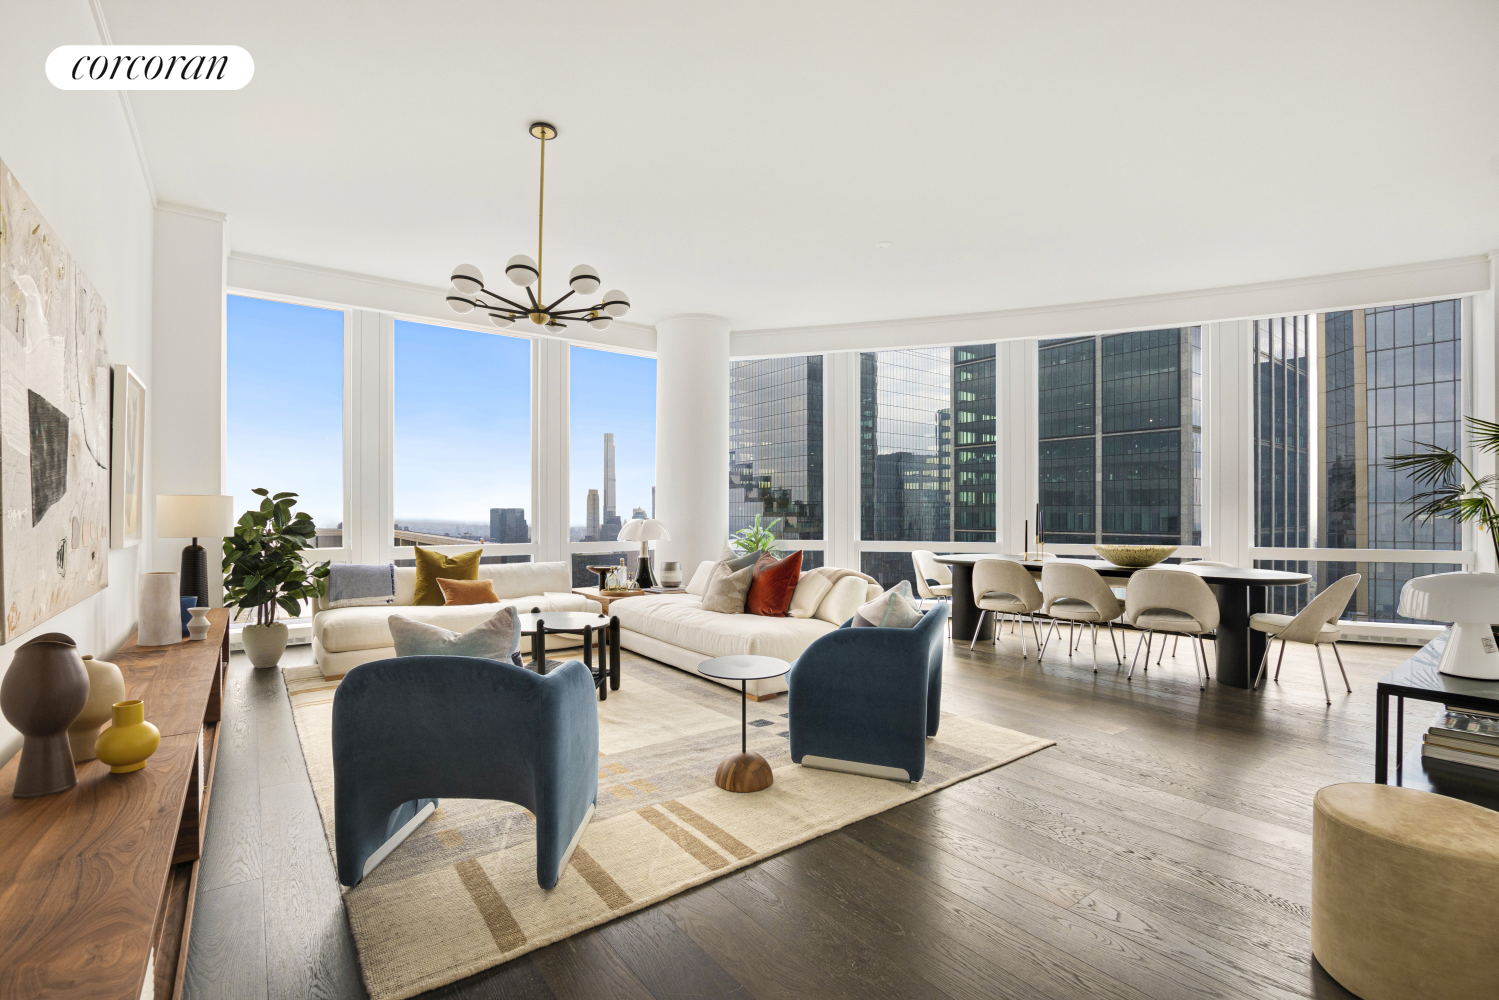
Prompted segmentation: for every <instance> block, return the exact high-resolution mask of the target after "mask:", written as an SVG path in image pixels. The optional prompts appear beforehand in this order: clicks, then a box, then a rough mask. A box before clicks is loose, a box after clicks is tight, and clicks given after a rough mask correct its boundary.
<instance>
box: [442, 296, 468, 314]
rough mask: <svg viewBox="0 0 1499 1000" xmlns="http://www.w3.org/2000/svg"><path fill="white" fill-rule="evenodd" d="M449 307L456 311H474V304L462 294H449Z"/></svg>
mask: <svg viewBox="0 0 1499 1000" xmlns="http://www.w3.org/2000/svg"><path fill="white" fill-rule="evenodd" d="M448 308H449V309H451V310H453V311H454V312H455V313H471V312H473V311H474V304H473V303H472V302H470V301H469V300H468V299H466V298H464V297H463V296H462V295H449V296H448Z"/></svg>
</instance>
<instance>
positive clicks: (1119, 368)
mask: <svg viewBox="0 0 1499 1000" xmlns="http://www.w3.org/2000/svg"><path fill="white" fill-rule="evenodd" d="M1038 363H1039V372H1038V374H1039V383H1040V385H1039V395H1038V398H1037V410H1038V414H1037V416H1038V426H1039V436H1040V443H1039V458H1040V468H1039V474H1040V483H1039V494H1040V500H1041V507H1042V517H1043V519H1044V521H1045V529H1046V540H1047V541H1048V542H1071V543H1081V544H1089V543H1094V542H1106V543H1123V544H1155V543H1164V544H1178V545H1200V544H1201V543H1202V499H1201V488H1202V487H1201V483H1202V332H1201V328H1200V327H1182V328H1177V329H1167V330H1141V331H1136V332H1132V333H1118V334H1109V335H1107V336H1098V337H1070V338H1064V339H1060V340H1045V341H1042V342H1041V345H1040V350H1039V353H1038Z"/></svg>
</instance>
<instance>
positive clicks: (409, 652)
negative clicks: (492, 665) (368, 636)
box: [390, 607, 520, 666]
mask: <svg viewBox="0 0 1499 1000" xmlns="http://www.w3.org/2000/svg"><path fill="white" fill-rule="evenodd" d="M390 638H391V640H392V641H393V642H394V644H395V647H396V655H397V656H482V657H485V658H486V659H490V660H504V661H507V662H510V663H515V664H516V665H517V666H520V663H519V661H518V659H517V658H518V657H519V656H520V653H519V649H520V615H518V614H517V613H516V611H515V609H514V608H511V607H504V608H501V609H500V610H498V611H496V612H495V613H494V614H493V615H491V616H490V617H489V618H488V619H487V620H486V621H482V622H480V623H479V624H477V625H475V626H474V627H473V628H471V629H469V630H468V631H467V632H462V633H460V632H452V631H449V630H448V629H445V628H442V627H441V626H438V625H428V624H427V623H426V622H419V621H413V620H412V619H410V618H407V617H406V616H405V615H391V616H390Z"/></svg>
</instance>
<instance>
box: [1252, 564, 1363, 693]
mask: <svg viewBox="0 0 1499 1000" xmlns="http://www.w3.org/2000/svg"><path fill="white" fill-rule="evenodd" d="M1362 580H1363V576H1361V575H1360V574H1358V573H1350V574H1348V575H1347V576H1345V577H1343V578H1342V579H1341V580H1338V581H1337V582H1336V583H1334V584H1332V585H1331V586H1329V587H1327V588H1326V589H1325V590H1323V591H1322V593H1320V594H1318V595H1317V596H1316V597H1314V598H1312V599H1311V601H1310V602H1309V603H1308V604H1307V606H1306V607H1304V608H1302V609H1301V614H1299V615H1297V616H1296V617H1295V618H1292V617H1291V616H1290V615H1271V614H1264V613H1261V614H1257V615H1250V616H1249V627H1250V628H1252V629H1254V630H1255V631H1256V632H1265V633H1267V636H1266V638H1265V655H1264V656H1262V657H1260V668H1259V670H1257V671H1255V675H1254V683H1253V684H1251V685H1250V686H1249V687H1250V690H1253V689H1255V688H1257V687H1259V685H1260V677H1261V676H1263V675H1264V673H1265V665H1266V664H1267V663H1268V662H1269V661H1270V644H1271V642H1273V641H1274V640H1276V639H1279V640H1280V655H1279V656H1278V657H1276V658H1275V680H1276V681H1277V682H1278V681H1279V680H1280V662H1281V660H1284V659H1285V657H1286V643H1287V642H1304V643H1306V644H1308V645H1310V646H1311V647H1312V648H1313V649H1315V650H1316V651H1317V670H1318V671H1319V672H1321V674H1322V697H1324V698H1326V699H1327V703H1328V704H1329V705H1331V704H1332V695H1331V694H1329V693H1328V690H1327V668H1326V667H1325V666H1324V665H1323V663H1322V647H1323V646H1324V645H1330V646H1332V655H1333V656H1335V657H1337V660H1338V672H1339V673H1341V674H1342V675H1343V686H1344V687H1345V688H1347V689H1348V693H1349V694H1352V693H1353V685H1351V684H1349V683H1348V671H1346V670H1344V669H1343V654H1341V653H1339V652H1338V640H1339V639H1341V638H1342V637H1343V633H1342V631H1341V630H1339V628H1338V619H1339V618H1341V617H1343V611H1344V609H1346V608H1347V607H1348V600H1349V598H1351V597H1352V596H1353V592H1354V591H1355V590H1357V589H1358V585H1359V583H1360V581H1362Z"/></svg>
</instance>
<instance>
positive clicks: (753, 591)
mask: <svg viewBox="0 0 1499 1000" xmlns="http://www.w3.org/2000/svg"><path fill="white" fill-rule="evenodd" d="M801 578H802V554H801V553H800V552H793V553H791V554H790V555H789V556H787V557H786V558H785V559H777V558H776V557H775V556H773V555H770V554H769V553H767V554H765V555H763V556H761V557H760V561H759V562H757V563H755V572H754V574H753V579H752V580H751V581H750V589H749V596H748V597H746V598H745V599H744V613H745V614H748V615H766V616H769V617H772V618H785V617H786V612H788V611H790V610H791V595H792V594H793V593H795V592H796V582H797V581H798V580H800V579H801Z"/></svg>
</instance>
